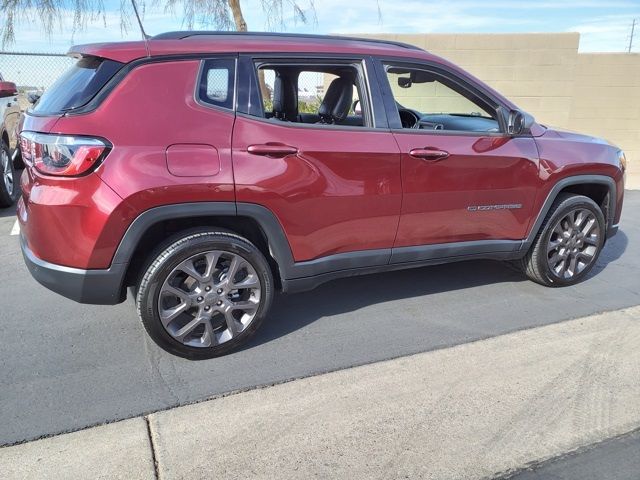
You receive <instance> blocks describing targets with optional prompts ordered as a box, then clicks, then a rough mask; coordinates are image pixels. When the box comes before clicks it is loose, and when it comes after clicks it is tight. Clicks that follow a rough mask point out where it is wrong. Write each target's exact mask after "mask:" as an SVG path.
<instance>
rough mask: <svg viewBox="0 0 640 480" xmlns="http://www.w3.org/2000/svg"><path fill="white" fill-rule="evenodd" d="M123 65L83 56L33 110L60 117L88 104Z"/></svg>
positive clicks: (49, 89)
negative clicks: (59, 115) (61, 114)
mask: <svg viewBox="0 0 640 480" xmlns="http://www.w3.org/2000/svg"><path fill="white" fill-rule="evenodd" d="M123 65H124V64H123V63H120V62H116V61H114V60H108V59H104V58H98V57H82V58H81V59H80V60H78V62H77V63H76V64H75V65H73V66H72V67H71V68H70V69H69V70H67V71H66V72H65V73H64V74H63V75H62V76H61V77H60V78H58V80H56V82H55V83H54V84H53V85H52V86H51V87H49V88H48V89H47V90H46V91H45V92H44V94H43V95H42V97H40V100H39V101H38V103H36V105H35V106H34V107H33V110H32V111H33V112H34V113H39V114H41V115H46V114H57V113H63V112H66V111H69V110H75V109H77V108H80V107H82V106H84V105H86V104H87V103H89V101H90V100H91V99H92V98H93V97H94V96H95V94H96V93H98V91H99V90H100V89H101V88H102V87H104V85H105V84H106V83H107V82H108V81H109V79H110V78H111V77H113V75H114V74H115V73H116V72H117V71H118V70H120V68H121V67H122V66H123Z"/></svg>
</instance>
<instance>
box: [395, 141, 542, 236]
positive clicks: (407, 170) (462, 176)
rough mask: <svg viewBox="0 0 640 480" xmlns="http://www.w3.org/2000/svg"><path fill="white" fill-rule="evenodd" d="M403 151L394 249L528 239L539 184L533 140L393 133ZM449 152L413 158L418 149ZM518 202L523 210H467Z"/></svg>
mask: <svg viewBox="0 0 640 480" xmlns="http://www.w3.org/2000/svg"><path fill="white" fill-rule="evenodd" d="M394 136H395V138H396V140H397V141H398V144H399V145H400V149H401V151H402V184H403V190H404V199H403V203H402V217H401V220H400V227H399V229H398V236H397V240H396V243H395V246H396V247H405V246H412V245H423V244H436V243H448V242H459V241H471V240H495V239H500V240H517V239H521V238H524V236H525V232H526V229H527V226H528V224H529V219H530V218H531V212H532V209H533V207H534V199H535V197H536V192H537V189H538V188H539V185H540V181H539V178H538V161H537V155H538V152H537V150H536V146H535V143H534V140H533V139H532V138H509V137H500V136H475V135H443V134H428V133H419V132H415V133H414V132H411V131H408V132H407V133H405V132H401V133H395V134H394ZM425 147H427V148H435V149H438V150H442V151H444V152H447V153H449V157H448V158H445V159H443V160H439V161H429V160H424V159H420V158H414V157H412V156H411V155H409V152H410V151H411V150H412V149H414V148H425ZM505 204H520V205H521V206H522V207H521V208H515V209H501V210H470V209H469V207H471V208H473V207H477V206H490V205H505Z"/></svg>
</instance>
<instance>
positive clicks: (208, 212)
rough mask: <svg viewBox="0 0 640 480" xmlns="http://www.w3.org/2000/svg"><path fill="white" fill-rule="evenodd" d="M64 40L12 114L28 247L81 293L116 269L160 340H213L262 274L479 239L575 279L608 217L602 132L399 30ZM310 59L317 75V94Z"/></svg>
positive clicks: (292, 274)
mask: <svg viewBox="0 0 640 480" xmlns="http://www.w3.org/2000/svg"><path fill="white" fill-rule="evenodd" d="M71 53H73V54H74V55H76V56H78V57H79V60H78V62H77V63H76V64H75V66H74V67H73V68H72V69H71V70H69V71H68V72H67V73H66V74H65V75H64V76H63V77H62V78H60V79H59V80H58V82H57V83H56V84H55V85H54V86H52V87H51V88H50V89H48V90H47V91H46V92H44V94H43V95H42V97H41V98H40V100H39V101H38V103H37V104H36V105H35V106H34V107H33V108H32V109H31V110H30V111H28V112H27V114H26V116H25V119H24V125H23V130H22V132H21V145H22V151H23V156H24V160H25V162H26V164H27V168H26V170H25V173H24V174H23V177H22V189H23V197H22V199H21V200H20V201H19V205H18V218H19V220H20V225H21V237H22V250H23V253H24V258H25V261H26V264H27V266H28V267H29V269H30V271H31V273H32V275H33V276H34V277H35V278H36V280H38V281H39V282H40V283H42V284H43V285H45V286H46V287H48V288H50V289H51V290H53V291H55V292H58V293H60V294H62V295H64V296H66V297H68V298H71V299H73V300H75V301H78V302H82V303H92V304H116V303H119V302H122V301H123V300H125V298H126V296H127V290H128V287H131V290H132V292H133V294H134V295H135V301H136V306H137V311H138V314H139V316H140V318H141V320H142V323H143V324H144V326H145V328H146V330H147V332H148V333H149V335H150V336H151V337H152V338H153V340H154V341H155V342H157V344H158V345H160V346H161V347H162V348H164V349H166V350H168V351H170V352H172V353H174V354H176V355H180V356H183V357H188V358H208V357H212V356H216V355H222V354H225V353H227V352H229V351H231V350H233V349H234V348H237V347H238V345H240V344H241V343H242V342H245V341H246V340H247V339H248V338H250V337H251V335H253V334H254V332H255V331H256V330H257V329H258V327H259V326H260V324H261V323H262V321H263V320H264V319H265V317H266V316H267V314H268V311H269V307H270V305H271V301H272V298H273V296H274V294H275V292H276V291H281V292H295V291H301V290H309V289H312V288H314V287H315V286H317V285H319V284H321V283H323V282H326V281H329V280H332V279H335V278H338V277H348V276H355V275H360V274H365V273H374V272H386V271H389V270H396V269H403V268H412V267H420V266H424V265H433V264H440V263H447V262H454V261H460V260H469V259H478V258H488V259H495V260H505V261H511V262H516V263H517V264H518V265H520V266H521V267H522V269H523V271H524V272H525V273H526V275H527V276H528V277H529V278H530V279H532V280H533V281H535V282H538V283H540V284H543V285H547V286H550V287H561V286H565V285H573V284H575V283H576V282H579V281H581V280H583V279H584V278H585V277H586V276H587V275H588V273H589V271H590V270H591V269H592V268H593V266H594V264H595V262H596V260H597V259H598V255H599V254H600V252H601V251H602V248H603V246H604V244H605V241H606V239H607V238H609V237H611V236H612V235H614V234H615V233H616V231H617V230H618V222H619V220H620V213H621V209H622V203H623V192H624V171H625V158H624V154H623V153H622V151H621V150H620V149H619V148H617V147H615V146H614V145H611V144H609V143H607V142H606V141H604V140H600V139H597V138H593V137H589V136H586V135H580V134H577V133H569V132H564V131H560V130H555V129H552V128H548V127H545V126H543V125H541V124H539V123H537V122H536V121H535V120H534V119H533V118H532V117H531V115H529V114H527V113H525V112H523V111H521V110H519V109H518V108H517V107H516V106H515V105H514V104H513V103H512V102H510V101H509V100H507V99H506V98H504V97H503V96H502V95H500V94H499V93H497V92H496V91H495V90H493V89H492V88H490V87H488V86H487V85H485V84H484V83H482V82H481V81H480V80H478V79H476V78H474V77H473V76H472V75H470V74H469V73H466V72H465V71H463V70H461V69H460V68H458V67H456V66H455V65H453V64H451V63H450V62H448V61H446V60H444V59H442V58H439V57H437V56H435V55H432V54H430V53H427V52H426V51H423V50H421V49H418V48H415V47H412V46H409V45H405V44H400V43H395V42H387V41H379V40H363V39H351V38H335V37H323V36H309V35H270V34H229V33H216V32H174V33H168V34H163V35H159V36H156V37H153V38H152V39H150V40H149V41H148V43H146V44H145V43H144V42H129V43H111V44H96V45H84V46H78V47H73V48H72V49H71ZM261 71H262V72H265V75H264V76H262V75H260V72H261ZM305 72H312V73H314V74H319V75H323V76H324V77H323V78H325V79H328V80H330V83H329V85H328V88H327V89H326V93H325V94H324V97H323V99H322V102H321V103H320V104H319V106H318V109H317V112H311V113H309V112H305V113H301V112H300V111H299V108H298V107H299V103H298V98H297V96H298V88H297V81H298V78H299V77H300V75H302V74H303V73H305ZM267 74H268V75H267ZM260 77H264V78H273V79H274V80H273V98H272V99H267V98H261V91H262V90H263V89H261V88H260V87H259V85H260V84H259V82H260ZM71 85H73V88H70V86H71ZM356 97H357V99H359V100H360V102H359V108H351V107H352V105H353V103H354V98H356ZM265 106H267V108H266V109H265ZM358 112H359V113H358ZM428 274H429V273H428V271H425V275H428ZM353 281H354V282H355V281H356V280H353ZM381 281H384V280H383V279H382V280H381ZM327 301H331V299H327ZM391 320H392V319H391Z"/></svg>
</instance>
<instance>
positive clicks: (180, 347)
mask: <svg viewBox="0 0 640 480" xmlns="http://www.w3.org/2000/svg"><path fill="white" fill-rule="evenodd" d="M210 251H223V252H225V255H226V254H227V253H228V254H229V255H231V256H234V255H235V256H237V257H241V259H242V260H243V261H245V262H247V264H249V265H250V266H251V267H252V268H253V270H254V271H255V274H257V277H258V278H259V281H260V286H259V288H256V292H257V291H259V306H258V308H257V310H256V311H255V315H254V316H253V318H252V320H251V321H250V323H249V324H248V325H247V326H246V328H244V330H242V331H241V332H239V333H238V334H236V336H232V338H230V339H229V340H226V341H224V343H220V344H217V345H211V346H190V345H185V344H184V343H182V342H180V341H178V340H177V339H176V338H174V336H173V335H172V334H170V333H169V332H168V331H167V328H168V327H167V328H165V326H164V325H163V324H162V321H161V318H160V310H159V309H160V304H159V300H160V298H159V297H160V291H161V289H162V288H163V285H164V282H165V280H167V278H168V276H170V275H171V274H172V272H175V270H174V269H176V268H177V267H178V266H179V265H181V264H182V262H185V261H187V260H188V259H191V258H193V257H194V256H196V257H197V256H198V255H199V254H203V253H204V252H210ZM220 258H222V257H220ZM212 263H214V264H215V261H214V262H212ZM220 265H222V264H220ZM245 265H246V264H245ZM136 290H137V296H136V305H137V310H138V315H139V316H140V319H141V321H142V324H143V325H144V327H145V329H146V331H147V333H148V334H149V336H150V337H151V338H152V339H153V341H154V342H155V343H156V344H158V346H160V347H161V348H163V349H164V350H166V351H168V352H170V353H172V354H174V355H178V356H180V357H183V358H188V359H192V360H198V359H206V358H212V357H217V356H220V355H225V354H227V353H229V352H231V351H232V350H235V349H236V348H238V347H239V346H240V345H241V344H243V343H245V342H246V341H247V340H248V339H249V338H250V337H251V336H252V335H253V334H254V333H255V332H256V330H257V329H258V328H259V327H260V325H261V324H262V322H263V320H264V318H265V316H266V315H267V313H268V311H269V308H270V306H271V302H272V299H273V290H274V282H273V275H272V273H271V269H270V267H269V264H268V263H267V260H266V259H265V258H264V256H263V255H262V253H261V252H260V250H258V249H257V248H256V247H255V246H254V245H253V244H252V243H251V242H249V241H248V240H247V239H245V238H242V237H240V236H238V235H236V234H234V233H231V232H226V231H220V230H205V231H202V230H200V231H190V232H184V233H182V234H180V235H179V237H177V238H175V239H174V240H173V241H172V242H171V244H170V245H169V246H168V247H166V248H164V249H163V250H162V251H161V252H160V253H159V254H158V255H155V256H154V258H153V259H152V261H151V262H150V264H149V266H148V268H147V269H146V271H145V273H144V275H143V276H142V279H141V280H140V282H139V283H138V285H137V288H136ZM251 295H253V292H251ZM199 298H202V297H199ZM194 308H196V307H194ZM214 308H215V307H214ZM254 310H255V309H254ZM180 315H187V314H186V313H185V314H180ZM212 328H213V327H212ZM220 328H222V327H220ZM229 331H230V329H229ZM174 333H175V332H174ZM214 338H215V337H214Z"/></svg>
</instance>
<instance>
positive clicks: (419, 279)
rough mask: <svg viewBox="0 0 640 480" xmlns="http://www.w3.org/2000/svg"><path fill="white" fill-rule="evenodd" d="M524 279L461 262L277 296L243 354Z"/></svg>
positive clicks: (617, 239)
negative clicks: (304, 331)
mask: <svg viewBox="0 0 640 480" xmlns="http://www.w3.org/2000/svg"><path fill="white" fill-rule="evenodd" d="M628 243H629V239H628V237H627V236H626V235H625V233H624V232H623V231H619V232H618V234H617V235H615V236H614V237H612V238H611V239H609V240H608V242H607V244H606V246H605V248H604V250H603V251H602V253H601V255H600V258H599V259H598V262H597V263H596V265H595V266H594V268H593V269H592V270H591V272H590V274H589V277H588V278H591V277H594V276H596V275H598V274H599V273H600V272H601V271H602V270H603V269H604V268H606V266H607V265H608V264H609V263H611V262H613V261H615V260H617V259H619V258H620V257H621V256H622V254H623V253H624V252H625V250H626V248H627V245H628ZM519 281H529V280H528V279H527V278H526V277H525V276H524V275H523V274H521V273H520V272H519V271H516V270H515V269H514V268H513V267H511V266H509V265H508V264H506V263H503V262H496V261H491V260H474V261H466V262H458V263H451V264H445V265H436V266H428V267H420V268H413V269H408V270H399V271H392V272H386V273H380V274H373V275H363V276H356V277H350V278H344V279H340V280H335V281H332V282H329V283H326V284H323V285H321V286H320V287H318V288H316V289H315V290H312V291H309V292H304V293H298V294H292V295H277V296H276V298H275V299H274V304H273V307H272V309H271V312H270V313H269V316H268V318H267V319H266V320H265V323H264V325H262V327H260V329H259V330H258V331H257V333H256V334H255V335H254V337H253V338H252V339H251V340H250V341H249V342H248V343H247V344H246V345H245V346H244V347H241V348H240V350H245V349H249V348H252V347H255V346H257V345H260V344H262V343H266V342H270V341H272V340H275V339H277V338H279V337H283V336H285V335H288V334H290V333H292V332H295V331H296V330H298V329H300V328H303V327H305V326H306V325H309V324H310V323H313V322H314V321H316V320H318V319H320V318H322V317H325V316H331V315H337V314H341V313H346V312H352V311H355V310H358V309H360V308H363V307H367V306H370V305H375V304H378V303H384V302H388V301H392V300H399V299H403V298H411V297H419V296H423V295H431V294H436V293H441V292H446V291H455V290H464V289H467V288H472V287H476V286H481V285H489V284H497V283H504V282H510V283H512V282H519ZM391 320H392V319H390V321H391ZM381 334H383V333H382V332H381Z"/></svg>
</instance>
